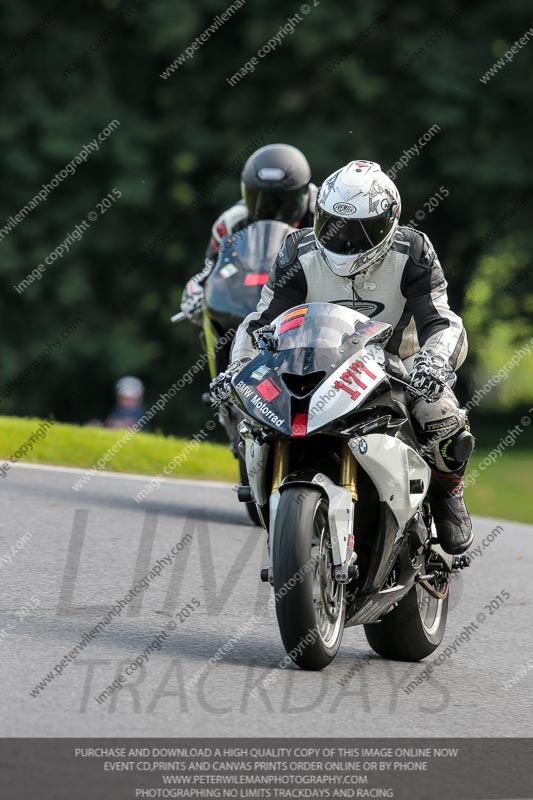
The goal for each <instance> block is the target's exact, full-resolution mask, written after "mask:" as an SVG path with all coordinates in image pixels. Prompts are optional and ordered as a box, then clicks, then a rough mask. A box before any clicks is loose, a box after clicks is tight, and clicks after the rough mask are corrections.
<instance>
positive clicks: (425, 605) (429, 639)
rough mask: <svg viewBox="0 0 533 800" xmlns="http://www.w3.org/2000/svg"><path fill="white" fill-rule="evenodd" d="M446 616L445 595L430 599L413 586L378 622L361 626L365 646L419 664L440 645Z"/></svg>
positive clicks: (423, 591) (381, 654)
mask: <svg viewBox="0 0 533 800" xmlns="http://www.w3.org/2000/svg"><path fill="white" fill-rule="evenodd" d="M447 617H448V593H446V597H445V598H444V599H440V598H437V597H434V596H433V595H432V594H430V593H429V592H428V591H427V589H424V588H423V587H422V586H419V585H418V584H416V585H415V586H413V587H412V589H410V590H409V592H408V593H407V594H406V595H405V597H403V598H402V599H401V600H400V602H399V603H398V605H397V606H396V608H395V609H394V610H393V611H389V613H388V614H385V616H384V617H383V619H382V620H381V622H377V623H373V624H371V625H365V626H364V628H365V635H366V639H367V642H368V644H369V645H370V647H371V648H372V650H374V651H375V652H376V653H377V654H378V655H380V656H382V657H383V658H391V659H394V660H396V661H421V660H422V659H423V658H426V657H427V656H429V655H431V653H433V652H434V651H435V650H436V649H437V647H438V646H439V645H440V643H441V642H442V638H443V636H444V631H445V628H446V619H447Z"/></svg>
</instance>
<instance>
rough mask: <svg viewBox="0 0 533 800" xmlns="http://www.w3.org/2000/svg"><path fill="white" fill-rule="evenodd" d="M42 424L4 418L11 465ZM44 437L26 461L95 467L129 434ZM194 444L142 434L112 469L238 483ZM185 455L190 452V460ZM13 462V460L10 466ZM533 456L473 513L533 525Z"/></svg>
mask: <svg viewBox="0 0 533 800" xmlns="http://www.w3.org/2000/svg"><path fill="white" fill-rule="evenodd" d="M40 424H41V420H38V419H20V418H18V417H0V458H2V459H5V460H7V461H8V459H9V457H10V456H12V455H13V454H14V453H15V452H16V451H17V450H18V449H19V448H20V446H21V445H23V444H24V443H25V442H27V441H28V439H29V438H30V436H31V435H32V434H33V433H34V432H35V431H36V430H37V429H38V428H39V425H40ZM46 433H47V435H46V436H45V437H44V438H41V439H37V441H36V442H35V443H34V444H33V449H31V450H30V451H29V452H28V453H27V454H26V455H24V457H23V458H22V459H21V460H23V461H31V462H33V463H37V464H57V465H61V466H71V467H86V468H90V467H93V466H94V465H95V464H96V462H97V461H98V459H99V458H101V457H102V455H103V454H104V453H105V452H106V451H108V450H109V448H111V447H113V445H114V444H115V443H117V442H118V441H119V440H120V438H121V437H122V436H123V435H124V431H110V430H105V429H103V428H92V427H79V426H76V425H64V424H62V423H59V422H56V423H55V424H54V425H53V427H51V428H48V430H47V431H46ZM185 448H189V449H190V441H189V440H188V439H179V438H175V437H173V436H162V435H160V434H155V433H138V434H136V435H135V436H133V437H132V438H131V439H130V440H129V441H128V442H126V443H125V444H124V445H123V446H122V447H121V448H120V449H119V450H118V452H117V453H116V455H114V456H113V457H112V458H111V459H110V460H109V461H108V462H107V467H106V468H107V469H110V470H114V471H116V472H133V473H135V472H137V473H142V474H146V475H157V474H159V473H161V472H162V470H163V467H164V466H165V465H167V464H168V463H169V462H170V461H172V459H173V458H175V457H176V456H178V455H179V454H180V453H181V454H182V455H183V458H182V460H181V463H180V465H179V466H176V467H175V468H174V469H173V470H172V472H171V475H170V476H171V477H176V478H199V479H205V480H220V481H229V482H236V481H237V480H238V474H237V464H236V461H235V459H234V458H233V456H232V455H231V453H230V452H229V449H228V447H227V446H225V445H220V444H211V443H207V442H201V443H199V444H198V446H197V447H196V448H194V449H190V452H187V451H185ZM184 451H185V452H187V455H186V457H185V454H184ZM487 453H488V450H476V452H475V453H474V455H473V456H472V459H471V467H472V469H476V468H479V464H480V462H481V461H483V458H484V457H485V456H486V455H487ZM8 463H9V461H8ZM532 474H533V454H531V453H529V452H527V451H524V450H518V449H517V448H513V449H510V450H507V451H505V452H504V453H503V454H502V456H501V457H500V458H499V459H498V460H497V461H496V462H495V463H494V464H492V465H491V466H489V467H488V469H486V470H484V471H482V472H481V473H480V478H479V479H478V480H477V481H476V483H475V484H474V485H473V486H469V487H468V489H467V500H468V507H469V509H470V511H471V513H472V514H477V515H480V516H487V517H497V518H499V519H509V520H516V521H518V522H528V523H533V502H532V501H531V488H530V484H531V475H532Z"/></svg>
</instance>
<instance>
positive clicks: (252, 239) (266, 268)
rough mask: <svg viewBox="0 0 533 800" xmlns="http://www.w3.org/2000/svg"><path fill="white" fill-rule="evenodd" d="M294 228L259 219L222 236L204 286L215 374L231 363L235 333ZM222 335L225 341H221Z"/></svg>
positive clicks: (208, 341) (207, 335)
mask: <svg viewBox="0 0 533 800" xmlns="http://www.w3.org/2000/svg"><path fill="white" fill-rule="evenodd" d="M292 230H293V228H291V227H289V225H285V223H283V222H276V221H269V220H260V221H258V222H254V223H252V224H251V225H248V226H247V227H246V228H243V229H242V230H240V231H237V232H236V233H232V234H230V235H229V236H225V237H224V238H223V239H222V242H221V245H220V250H219V253H218V258H217V263H216V264H215V266H214V268H213V270H212V272H211V274H210V275H209V277H208V278H207V280H206V282H205V287H204V296H205V304H204V319H203V331H204V337H205V342H206V348H207V355H208V359H209V371H210V374H211V377H212V378H215V377H216V376H217V375H218V374H219V373H220V372H223V370H225V369H226V367H227V366H228V363H229V358H230V351H231V345H232V342H233V336H229V335H227V334H228V332H230V331H233V334H234V333H235V331H236V330H237V328H238V327H239V325H240V324H241V322H242V321H243V319H244V318H245V317H246V316H248V314H250V313H251V312H252V311H254V309H255V308H256V307H257V304H258V302H259V298H260V296H261V291H262V289H263V286H264V285H265V283H266V282H267V280H268V276H269V274H270V270H271V268H272V265H273V264H274V261H275V260H276V256H277V254H278V251H279V249H280V247H281V245H282V243H283V242H284V240H285V237H286V236H287V234H289V233H290V232H291V231H292ZM222 336H225V339H226V344H225V345H224V346H223V347H220V346H219V345H218V342H219V340H220V338H221V337H222Z"/></svg>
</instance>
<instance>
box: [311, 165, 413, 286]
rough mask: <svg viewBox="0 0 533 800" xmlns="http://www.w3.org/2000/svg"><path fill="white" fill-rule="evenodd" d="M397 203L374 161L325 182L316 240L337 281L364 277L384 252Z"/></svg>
mask: <svg viewBox="0 0 533 800" xmlns="http://www.w3.org/2000/svg"><path fill="white" fill-rule="evenodd" d="M400 210H401V201H400V194H399V192H398V189H397V188H396V186H395V184H394V183H393V182H392V181H391V179H390V178H389V177H388V176H387V175H386V174H385V173H384V172H383V171H382V169H381V167H380V166H379V164H376V163H375V162H374V161H351V162H350V163H349V164H347V165H346V166H345V167H342V168H341V169H338V170H337V171H336V172H334V173H333V174H332V175H330V176H329V178H327V179H326V180H325V181H324V183H323V184H322V186H321V187H320V191H319V193H318V197H317V201H316V207H315V225H314V230H315V238H316V241H317V245H318V249H319V251H320V254H321V255H322V257H323V259H324V261H325V262H326V263H327V265H328V266H329V268H330V269H331V270H332V272H334V273H335V274H336V275H341V276H349V275H356V274H357V273H359V272H363V271H365V270H367V269H368V268H369V267H371V266H372V265H373V264H375V263H376V262H378V261H379V260H380V259H382V258H383V256H384V255H385V254H386V253H387V251H388V250H389V248H390V246H391V244H392V240H393V239H394V234H395V233H396V229H397V227H398V219H399V216H400Z"/></svg>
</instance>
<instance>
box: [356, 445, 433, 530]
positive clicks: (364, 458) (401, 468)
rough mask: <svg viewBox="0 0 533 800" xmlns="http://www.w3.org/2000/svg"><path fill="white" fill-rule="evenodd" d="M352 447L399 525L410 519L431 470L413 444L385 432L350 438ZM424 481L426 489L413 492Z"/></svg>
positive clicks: (425, 490) (421, 495)
mask: <svg viewBox="0 0 533 800" xmlns="http://www.w3.org/2000/svg"><path fill="white" fill-rule="evenodd" d="M348 445H349V447H350V450H351V451H352V453H353V454H354V457H355V459H356V461H358V463H359V464H361V466H362V467H363V469H364V470H365V471H366V472H367V473H368V475H369V476H370V478H371V479H372V481H373V483H374V485H375V486H376V489H377V492H378V495H379V499H380V500H382V501H383V502H384V503H387V505H388V506H389V507H390V509H391V511H392V513H393V514H394V516H395V518H396V520H397V522H398V525H399V526H400V527H403V526H404V525H406V524H407V522H408V521H409V520H410V519H411V517H412V516H413V514H414V513H415V511H416V509H417V508H418V506H419V505H420V503H421V502H422V500H423V499H424V496H425V494H426V492H427V490H428V488H429V481H430V477H431V470H430V468H429V467H428V465H427V464H426V462H425V461H424V460H423V458H421V456H419V455H418V453H417V452H416V451H415V450H413V448H412V447H409V445H407V444H405V443H404V442H401V441H400V440H399V439H396V438H393V437H392V436H387V435H386V434H384V433H370V434H368V436H364V437H360V438H354V439H350V441H349V442H348ZM411 481H421V483H422V485H423V487H424V488H423V491H422V492H420V491H417V492H411V491H410V482H411Z"/></svg>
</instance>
